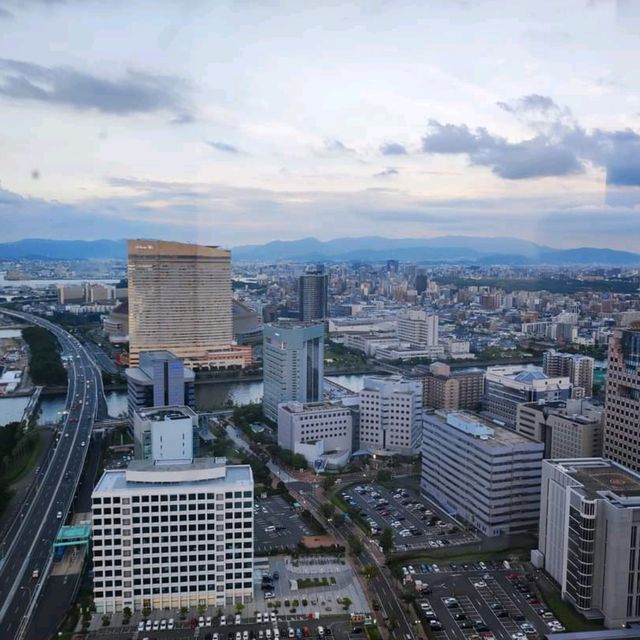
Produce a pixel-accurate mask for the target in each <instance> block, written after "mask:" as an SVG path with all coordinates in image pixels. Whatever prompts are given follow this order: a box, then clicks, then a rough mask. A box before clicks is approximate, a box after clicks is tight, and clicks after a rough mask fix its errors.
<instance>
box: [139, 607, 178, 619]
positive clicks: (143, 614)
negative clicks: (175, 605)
mask: <svg viewBox="0 0 640 640" xmlns="http://www.w3.org/2000/svg"><path fill="white" fill-rule="evenodd" d="M187 613H189V609H188V608H187V607H180V620H184V619H185V618H186V617H187ZM143 615H144V614H143Z"/></svg>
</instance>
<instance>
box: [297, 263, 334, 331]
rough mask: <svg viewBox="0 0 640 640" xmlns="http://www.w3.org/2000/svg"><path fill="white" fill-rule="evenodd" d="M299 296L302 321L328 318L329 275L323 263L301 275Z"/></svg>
mask: <svg viewBox="0 0 640 640" xmlns="http://www.w3.org/2000/svg"><path fill="white" fill-rule="evenodd" d="M298 298H299V309H300V314H299V318H300V320H301V321H302V322H314V321H320V322H322V321H324V320H326V319H327V316H328V312H327V309H328V300H329V276H328V274H327V273H325V271H324V267H323V266H322V265H318V266H317V267H315V268H312V269H307V270H306V271H305V273H303V274H302V275H301V276H300V280H299V282H298Z"/></svg>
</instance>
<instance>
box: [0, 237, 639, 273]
mask: <svg viewBox="0 0 640 640" xmlns="http://www.w3.org/2000/svg"><path fill="white" fill-rule="evenodd" d="M232 254H233V259H234V260H237V261H253V262H277V261H290V262H346V261H369V262H376V261H384V260H400V261H404V262H425V263H429V262H431V263H433V262H459V263H466V264H480V265H482V264H485V265H486V264H511V265H536V264H550V265H552V264H553V265H570V264H576V265H580V264H582V265H609V266H632V265H640V254H639V253H632V252H629V251H619V250H615V249H604V248H595V247H578V248H574V249H554V248H552V247H548V246H544V245H539V244H536V243H535V242H530V241H528V240H521V239H518V238H509V237H495V238H484V237H473V236H441V237H437V238H383V237H380V236H368V237H358V238H336V239H335V240H327V241H321V240H318V239H316V238H302V239H300V240H276V241H273V242H268V243H266V244H253V245H242V246H238V247H234V248H233V249H232ZM126 257H127V246H126V241H125V240H45V239H25V240H19V241H17V242H6V243H0V260H1V259H4V260H12V259H13V260H15V259H25V258H33V259H37V258H45V259H54V260H55V259H59V260H88V259H98V260H106V259H126Z"/></svg>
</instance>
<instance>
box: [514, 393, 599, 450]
mask: <svg viewBox="0 0 640 640" xmlns="http://www.w3.org/2000/svg"><path fill="white" fill-rule="evenodd" d="M516 431H517V432H518V433H521V434H522V435H524V436H527V437H529V438H532V439H533V440H536V441H537V442H542V443H544V445H545V449H544V452H545V453H544V457H545V458H594V457H599V456H601V455H602V437H603V431H604V411H603V410H602V407H597V406H595V405H593V404H592V403H591V402H589V401H588V400H584V399H583V400H559V401H555V402H545V401H544V400H540V401H538V402H527V403H524V404H519V405H518V409H517V416H516Z"/></svg>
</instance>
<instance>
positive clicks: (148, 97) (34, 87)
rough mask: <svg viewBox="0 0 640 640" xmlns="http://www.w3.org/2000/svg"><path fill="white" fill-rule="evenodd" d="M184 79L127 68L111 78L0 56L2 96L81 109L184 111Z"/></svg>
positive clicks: (129, 111) (0, 93) (117, 111)
mask: <svg viewBox="0 0 640 640" xmlns="http://www.w3.org/2000/svg"><path fill="white" fill-rule="evenodd" d="M184 91H185V84H184V82H183V81H182V80H180V79H177V78H174V77H169V76H158V75H151V74H147V73H140V72H134V71H128V72H127V73H126V74H125V76H124V77H122V78H119V79H116V80H111V79H107V78H101V77H98V76H95V75H91V74H89V73H85V72H82V71H77V70H75V69H71V68H69V67H45V66H41V65H37V64H31V63H28V62H21V61H18V60H7V59H0V96H4V97H6V98H10V99H12V100H17V101H35V102H43V103H47V104H57V105H63V106H68V107H73V108H75V109H81V110H96V111H101V112H103V113H111V114H117V115H128V114H132V113H150V112H154V111H163V110H167V111H174V112H179V113H184V105H183V100H182V95H183V94H184Z"/></svg>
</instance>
